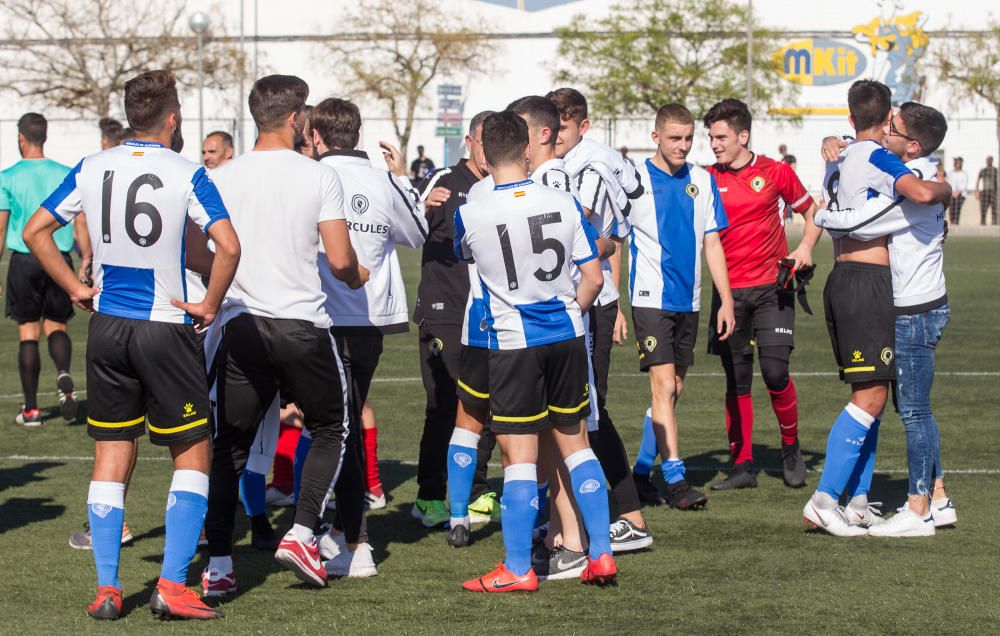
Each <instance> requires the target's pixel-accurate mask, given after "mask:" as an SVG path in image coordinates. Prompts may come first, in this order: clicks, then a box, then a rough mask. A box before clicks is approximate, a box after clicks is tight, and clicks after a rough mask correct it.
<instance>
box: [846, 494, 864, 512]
mask: <svg viewBox="0 0 1000 636" xmlns="http://www.w3.org/2000/svg"><path fill="white" fill-rule="evenodd" d="M847 505H848V506H850V507H851V508H853V509H854V510H857V511H858V512H862V513H863V512H864V511H866V510H868V495H867V494H864V495H854V496H853V497H851V501H850V503H848V504H847Z"/></svg>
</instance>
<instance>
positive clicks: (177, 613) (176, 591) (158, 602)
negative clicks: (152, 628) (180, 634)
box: [149, 578, 224, 621]
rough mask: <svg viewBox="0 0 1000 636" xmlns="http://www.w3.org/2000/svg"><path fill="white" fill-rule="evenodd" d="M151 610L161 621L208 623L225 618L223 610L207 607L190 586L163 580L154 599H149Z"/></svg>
mask: <svg viewBox="0 0 1000 636" xmlns="http://www.w3.org/2000/svg"><path fill="white" fill-rule="evenodd" d="M149 610H150V611H151V612H153V616H155V617H156V618H159V619H161V620H170V619H173V618H190V619H196V620H202V621H207V620H211V619H213V618H222V617H223V616H224V614H223V613H222V611H221V610H217V609H215V608H214V607H209V606H208V605H205V604H204V603H203V602H202V601H201V597H199V596H198V593H197V592H195V591H194V590H192V589H191V588H189V587H188V586H186V585H181V584H180V583H175V582H173V581H168V580H167V579H163V578H161V579H160V580H159V581H158V582H157V584H156V589H155V590H153V597H152V598H151V599H149Z"/></svg>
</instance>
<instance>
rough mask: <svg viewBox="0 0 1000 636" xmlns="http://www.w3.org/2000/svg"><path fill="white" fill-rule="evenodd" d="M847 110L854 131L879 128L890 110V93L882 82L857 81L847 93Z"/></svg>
mask: <svg viewBox="0 0 1000 636" xmlns="http://www.w3.org/2000/svg"><path fill="white" fill-rule="evenodd" d="M847 108H848V109H849V110H850V111H851V119H852V120H853V121H854V129H855V130H869V129H871V128H874V127H875V126H880V125H882V124H883V123H885V120H886V118H887V117H888V116H889V111H891V110H892V91H890V90H889V87H888V86H886V85H885V84H883V83H882V82H876V81H875V80H858V81H856V82H854V83H853V84H851V88H850V89H848V91H847Z"/></svg>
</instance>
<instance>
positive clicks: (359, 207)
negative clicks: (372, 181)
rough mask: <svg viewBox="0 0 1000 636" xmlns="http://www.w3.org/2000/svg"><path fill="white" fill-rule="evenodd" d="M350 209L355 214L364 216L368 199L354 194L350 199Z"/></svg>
mask: <svg viewBox="0 0 1000 636" xmlns="http://www.w3.org/2000/svg"><path fill="white" fill-rule="evenodd" d="M351 209H352V210H354V213H355V214H364V213H365V212H367V211H368V197H366V196H365V195H363V194H355V195H354V196H353V197H351Z"/></svg>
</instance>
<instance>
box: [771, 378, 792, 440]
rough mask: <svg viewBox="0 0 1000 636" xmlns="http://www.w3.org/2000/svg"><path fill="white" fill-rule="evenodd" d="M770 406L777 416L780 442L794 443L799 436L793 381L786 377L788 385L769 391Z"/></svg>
mask: <svg viewBox="0 0 1000 636" xmlns="http://www.w3.org/2000/svg"><path fill="white" fill-rule="evenodd" d="M768 393H770V394H771V408H773V409H774V416H775V417H777V418H778V427H779V428H780V429H781V443H782V444H794V443H795V440H797V439H798V438H799V398H798V394H797V393H796V392H795V383H794V382H792V379H791V378H788V386H786V387H785V388H783V389H782V390H780V391H771V390H770V389H768Z"/></svg>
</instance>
